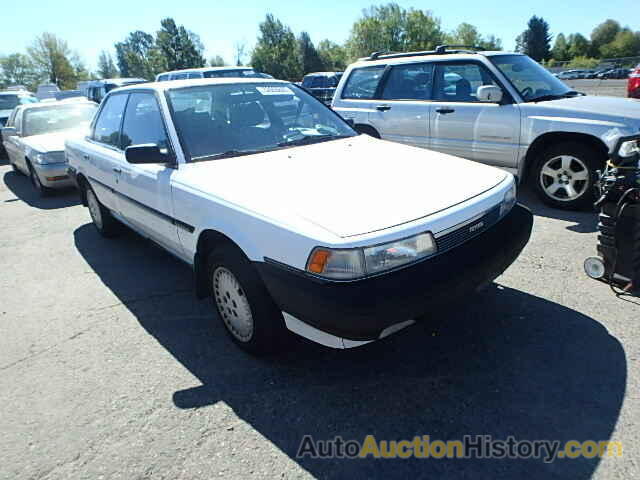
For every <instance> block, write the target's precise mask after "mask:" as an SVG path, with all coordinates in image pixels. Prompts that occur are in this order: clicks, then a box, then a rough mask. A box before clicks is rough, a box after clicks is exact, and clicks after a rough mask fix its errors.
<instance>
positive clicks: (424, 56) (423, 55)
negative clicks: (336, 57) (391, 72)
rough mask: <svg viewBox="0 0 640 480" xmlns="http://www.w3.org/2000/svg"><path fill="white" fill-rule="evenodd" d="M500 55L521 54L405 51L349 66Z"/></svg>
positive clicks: (514, 53)
mask: <svg viewBox="0 0 640 480" xmlns="http://www.w3.org/2000/svg"><path fill="white" fill-rule="evenodd" d="M375 55H376V54H373V55H372V57H375ZM501 55H523V54H522V53H517V52H505V51H502V50H495V51H494V50H486V51H476V52H449V53H447V52H444V53H440V54H439V53H433V52H407V53H402V54H393V53H391V54H388V55H384V54H381V55H379V56H377V57H375V58H372V57H365V58H360V59H358V60H357V61H356V62H354V63H353V64H351V65H350V66H351V67H356V66H357V67H365V66H375V65H389V64H397V63H412V62H442V61H451V60H472V59H474V58H478V56H483V57H495V56H501Z"/></svg>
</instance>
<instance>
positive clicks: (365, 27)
mask: <svg viewBox="0 0 640 480" xmlns="http://www.w3.org/2000/svg"><path fill="white" fill-rule="evenodd" d="M443 39H444V33H443V32H442V28H441V26H440V20H439V19H438V18H435V17H434V16H433V15H432V14H431V12H429V11H426V10H424V11H423V10H415V9H409V10H405V9H404V8H402V7H400V6H399V5H398V4H396V3H388V4H386V5H379V6H371V7H369V8H368V9H365V10H363V11H362V17H361V18H359V19H358V20H356V22H355V23H354V24H353V26H352V27H351V35H350V36H349V39H348V40H347V44H346V46H347V51H348V56H349V57H350V58H357V57H363V56H368V55H370V54H371V53H372V52H374V51H387V52H406V51H411V50H427V49H432V48H434V47H435V46H436V45H438V44H441V43H442V42H443Z"/></svg>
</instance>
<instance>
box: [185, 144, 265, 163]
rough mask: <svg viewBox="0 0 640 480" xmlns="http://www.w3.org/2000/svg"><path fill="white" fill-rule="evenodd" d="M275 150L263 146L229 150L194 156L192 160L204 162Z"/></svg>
mask: <svg viewBox="0 0 640 480" xmlns="http://www.w3.org/2000/svg"><path fill="white" fill-rule="evenodd" d="M270 150H273V147H270V148H263V149H259V150H227V151H226V152H222V153H214V154H212V155H203V156H201V157H192V158H191V162H204V161H206V160H220V159H222V158H231V157H241V156H243V155H253V154H254V153H264V152H268V151H270Z"/></svg>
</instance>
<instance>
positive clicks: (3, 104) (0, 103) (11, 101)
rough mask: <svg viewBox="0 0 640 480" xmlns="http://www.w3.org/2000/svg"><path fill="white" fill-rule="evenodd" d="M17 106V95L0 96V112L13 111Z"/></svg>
mask: <svg viewBox="0 0 640 480" xmlns="http://www.w3.org/2000/svg"><path fill="white" fill-rule="evenodd" d="M17 106H18V96H17V95H0V110H13V109H14V108H16V107H17Z"/></svg>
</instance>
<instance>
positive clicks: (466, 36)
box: [446, 23, 502, 50]
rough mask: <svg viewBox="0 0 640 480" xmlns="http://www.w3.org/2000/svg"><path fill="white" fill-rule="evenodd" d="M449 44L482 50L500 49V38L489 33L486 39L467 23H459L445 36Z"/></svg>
mask: <svg viewBox="0 0 640 480" xmlns="http://www.w3.org/2000/svg"><path fill="white" fill-rule="evenodd" d="M446 40H447V43H448V44H450V45H465V46H469V47H480V48H481V49H483V50H502V40H500V39H499V38H496V37H495V35H489V36H488V37H487V38H486V39H485V38H484V37H483V36H482V35H481V34H480V32H478V29H477V28H476V27H475V26H474V25H471V24H469V23H461V24H460V25H458V28H456V29H455V30H454V31H453V32H451V33H450V34H449V35H447V37H446Z"/></svg>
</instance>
